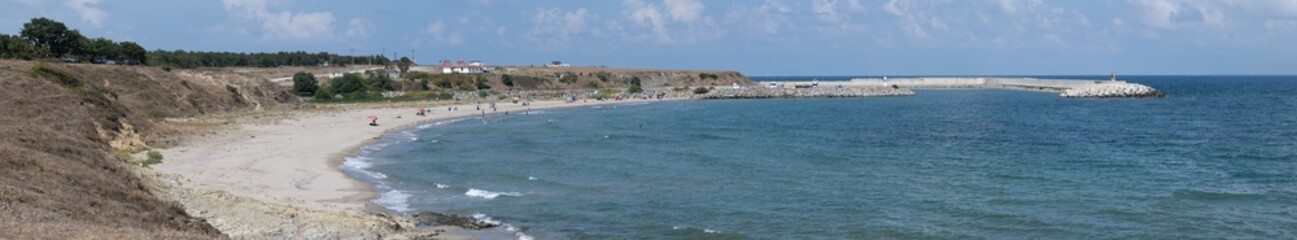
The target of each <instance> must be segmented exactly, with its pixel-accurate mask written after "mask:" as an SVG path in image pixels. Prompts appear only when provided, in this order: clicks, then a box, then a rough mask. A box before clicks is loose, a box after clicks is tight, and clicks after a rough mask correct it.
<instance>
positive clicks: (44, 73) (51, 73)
mask: <svg viewBox="0 0 1297 240" xmlns="http://www.w3.org/2000/svg"><path fill="white" fill-rule="evenodd" d="M31 73H32V75H33V76H36V77H49V78H54V80H55V81H58V83H59V84H62V85H63V86H67V87H70V88H80V87H81V86H82V84H81V80H77V79H76V78H73V77H72V76H71V75H68V74H67V73H63V72H62V71H59V70H58V69H54V68H51V67H50V66H46V65H45V64H36V66H32V69H31Z"/></svg>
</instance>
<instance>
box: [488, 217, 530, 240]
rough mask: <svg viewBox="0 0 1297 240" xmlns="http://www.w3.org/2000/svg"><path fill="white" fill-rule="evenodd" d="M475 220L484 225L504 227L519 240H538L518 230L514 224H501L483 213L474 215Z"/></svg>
mask: <svg viewBox="0 0 1297 240" xmlns="http://www.w3.org/2000/svg"><path fill="white" fill-rule="evenodd" d="M473 219H477V220H478V221H482V222H484V223H490V224H494V225H497V226H501V227H504V230H505V231H510V232H513V235H514V236H518V240H535V239H536V238H534V237H532V236H531V235H527V234H526V233H523V232H522V231H521V230H520V229H518V228H517V227H514V226H513V224H508V223H505V222H501V221H500V220H495V219H494V218H491V216H487V215H486V214H482V213H474V214H473Z"/></svg>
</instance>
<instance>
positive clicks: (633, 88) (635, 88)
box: [626, 85, 644, 93]
mask: <svg viewBox="0 0 1297 240" xmlns="http://www.w3.org/2000/svg"><path fill="white" fill-rule="evenodd" d="M626 92H628V93H641V92H644V88H641V87H640V86H639V85H631V86H630V87H629V88H626Z"/></svg>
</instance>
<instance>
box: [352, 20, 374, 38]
mask: <svg viewBox="0 0 1297 240" xmlns="http://www.w3.org/2000/svg"><path fill="white" fill-rule="evenodd" d="M346 35H347V37H353V38H367V37H369V36H370V35H374V22H373V21H369V20H365V19H364V18H352V19H351V22H349V23H347V32H346Z"/></svg>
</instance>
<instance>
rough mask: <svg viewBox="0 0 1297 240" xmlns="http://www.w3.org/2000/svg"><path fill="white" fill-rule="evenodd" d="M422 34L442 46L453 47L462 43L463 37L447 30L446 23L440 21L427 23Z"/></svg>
mask: <svg viewBox="0 0 1297 240" xmlns="http://www.w3.org/2000/svg"><path fill="white" fill-rule="evenodd" d="M423 32H424V33H426V34H428V36H431V37H432V40H433V41H437V43H439V44H442V45H448V46H454V45H459V44H462V43H464V36H463V35H461V34H459V33H458V32H452V31H450V30H448V29H447V28H446V23H445V22H442V21H436V22H431V23H428V27H427V28H424V30H423Z"/></svg>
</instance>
